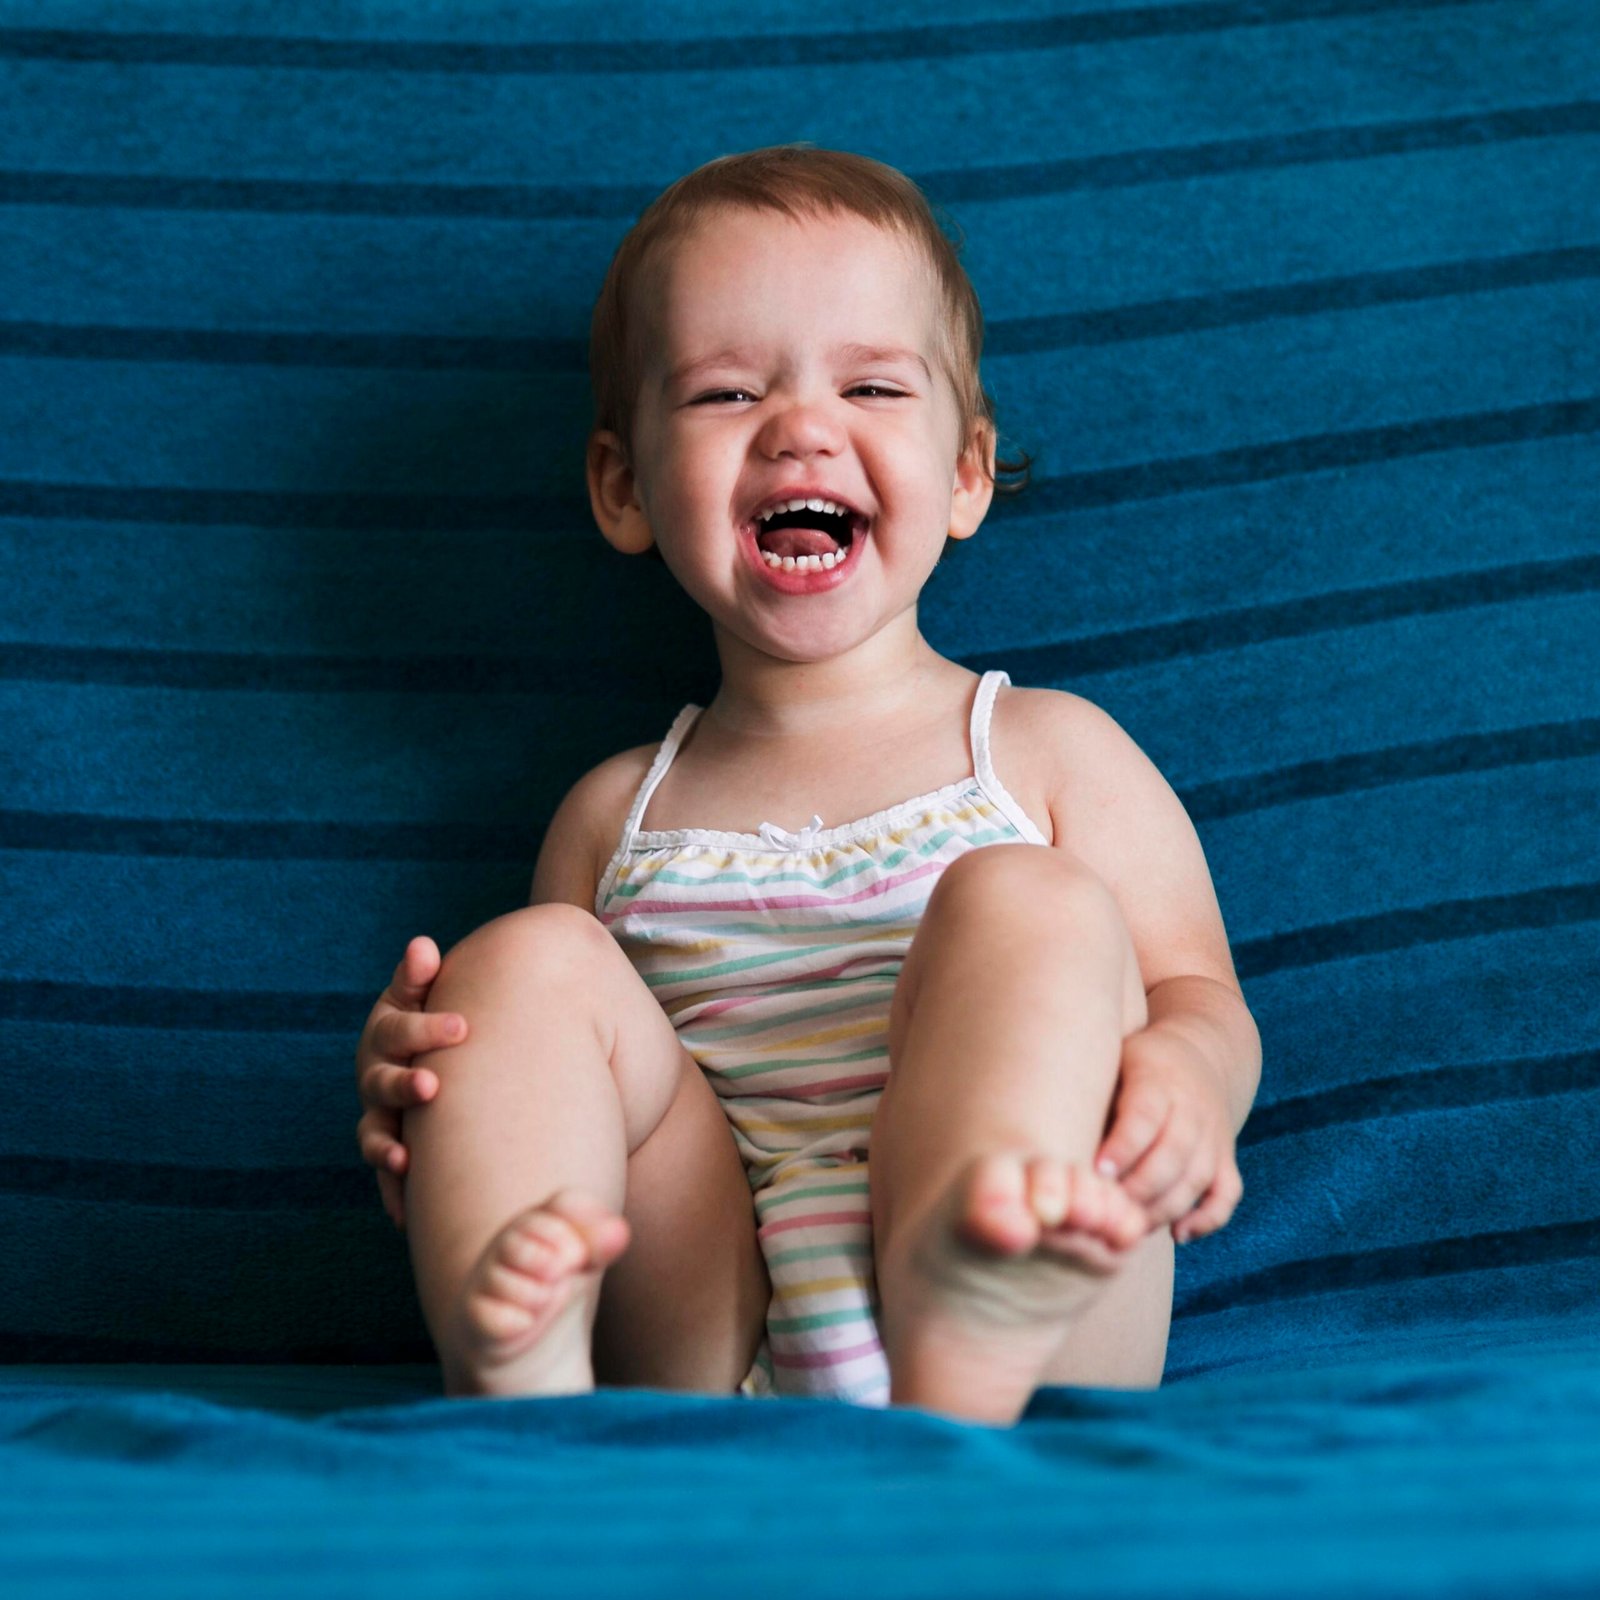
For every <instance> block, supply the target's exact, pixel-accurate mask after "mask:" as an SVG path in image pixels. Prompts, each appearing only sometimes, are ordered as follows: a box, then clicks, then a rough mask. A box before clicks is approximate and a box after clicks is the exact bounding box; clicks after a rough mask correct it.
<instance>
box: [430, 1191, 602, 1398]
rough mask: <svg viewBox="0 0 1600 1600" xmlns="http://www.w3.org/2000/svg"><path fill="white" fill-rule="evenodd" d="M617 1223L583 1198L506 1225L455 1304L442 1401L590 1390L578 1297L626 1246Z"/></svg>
mask: <svg viewBox="0 0 1600 1600" xmlns="http://www.w3.org/2000/svg"><path fill="white" fill-rule="evenodd" d="M628 1242H629V1230H628V1223H627V1219H626V1218H625V1217H623V1216H622V1215H621V1214H620V1213H618V1212H617V1211H615V1210H613V1209H612V1207H610V1206H608V1205H607V1204H605V1202H604V1201H602V1200H600V1199H598V1198H597V1197H596V1196H595V1195H593V1194H590V1193H589V1192H588V1191H587V1190H585V1189H574V1188H568V1189H559V1190H557V1191H556V1192H555V1193H554V1194H553V1195H551V1196H550V1198H549V1199H548V1200H545V1201H543V1202H542V1203H541V1204H539V1205H536V1206H530V1207H528V1209H527V1210H526V1211H520V1212H518V1213H517V1215H516V1216H514V1217H512V1219H511V1220H510V1221H509V1222H508V1223H506V1225H505V1226H504V1227H503V1228H501V1229H500V1231H499V1232H498V1233H497V1234H495V1236H494V1238H492V1239H491V1240H490V1241H489V1243H488V1244H487V1245H486V1246H485V1248H484V1251H483V1254H482V1255H481V1256H479V1257H478V1260H477V1262H476V1264H475V1265H474V1266H473V1269H472V1271H471V1272H470V1273H469V1274H468V1276H467V1281H466V1284H465V1285H464V1286H463V1288H462V1291H461V1298H460V1300H459V1301H458V1302H457V1306H456V1316H455V1332H456V1337H455V1340H454V1348H453V1350H452V1351H451V1352H450V1357H451V1359H450V1360H449V1363H448V1371H449V1373H450V1383H449V1392H451V1393H453V1394H462V1395H468V1394H476V1395H533V1394H574V1393H583V1392H586V1391H588V1390H591V1389H593V1388H594V1368H593V1365H592V1361H591V1355H590V1350H589V1329H588V1326H587V1318H586V1317H585V1315H584V1311H585V1305H586V1301H587V1300H588V1298H589V1297H588V1296H587V1295H585V1294H582V1293H580V1292H579V1291H580V1290H582V1289H584V1288H586V1287H587V1286H588V1285H589V1284H591V1283H595V1282H597V1280H598V1278H599V1276H600V1274H602V1273H603V1272H604V1271H605V1269H606V1268H607V1267H608V1266H610V1265H611V1263H612V1262H613V1261H615V1260H616V1259H617V1257H618V1256H620V1255H621V1254H622V1253H623V1251H625V1250H626V1249H627V1247H628Z"/></svg>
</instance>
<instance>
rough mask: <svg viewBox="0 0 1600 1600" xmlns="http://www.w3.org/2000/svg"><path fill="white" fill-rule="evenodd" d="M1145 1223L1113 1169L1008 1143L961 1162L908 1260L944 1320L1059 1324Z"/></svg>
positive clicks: (1094, 1291) (1120, 1258)
mask: <svg viewBox="0 0 1600 1600" xmlns="http://www.w3.org/2000/svg"><path fill="white" fill-rule="evenodd" d="M1149 1231H1150V1221H1149V1217H1148V1215H1147V1214H1146V1212H1145V1209H1144V1207H1143V1206H1141V1205H1140V1204H1139V1203H1138V1201H1136V1200H1135V1199H1133V1197H1132V1196H1131V1195H1129V1194H1128V1193H1127V1191H1126V1190H1124V1189H1123V1188H1122V1186H1121V1185H1120V1184H1119V1183H1118V1182H1117V1181H1116V1180H1115V1179H1112V1178H1107V1177H1105V1176H1103V1175H1102V1174H1100V1173H1098V1172H1095V1171H1094V1170H1093V1169H1091V1168H1089V1167H1086V1166H1083V1165H1080V1164H1077V1163H1073V1162H1066V1161H1060V1160H1056V1159H1054V1158H1052V1157H1049V1156H1041V1155H1036V1154H1032V1153H1028V1152H1016V1151H1011V1152H1004V1153H1000V1154H995V1155H987V1156H980V1157H978V1158H977V1159H975V1160H974V1161H972V1162H971V1163H969V1164H968V1166H967V1167H966V1168H964V1169H963V1171H962V1172H961V1173H960V1175H959V1176H958V1177H957V1178H956V1180H955V1182H954V1183H952V1184H951V1186H950V1188H949V1189H948V1190H947V1191H946V1193H945V1195H944V1197H943V1199H942V1201H941V1202H940V1204H938V1205H937V1206H935V1207H934V1209H933V1211H932V1212H931V1214H930V1215H929V1217H928V1219H927V1221H926V1223H925V1225H924V1226H923V1228H922V1229H921V1231H920V1235H919V1237H918V1238H917V1239H916V1241H915V1243H914V1246H913V1248H912V1251H911V1256H910V1262H911V1267H912V1271H913V1273H914V1274H915V1276H916V1277H917V1278H918V1279H919V1280H920V1288H921V1290H922V1293H921V1294H919V1296H918V1298H919V1299H925V1300H927V1301H931V1302H937V1303H938V1309H939V1313H940V1315H941V1317H942V1318H944V1319H946V1320H956V1321H967V1320H970V1321H972V1322H973V1323H975V1324H989V1325H991V1326H992V1325H994V1324H995V1323H997V1322H998V1323H1002V1324H1008V1325H1012V1326H1015V1325H1018V1324H1035V1323H1049V1324H1052V1325H1060V1324H1061V1323H1062V1322H1063V1321H1064V1320H1065V1319H1066V1318H1069V1317H1070V1316H1071V1315H1072V1314H1073V1312H1074V1311H1076V1310H1078V1309H1080V1308H1081V1307H1082V1306H1083V1305H1084V1304H1086V1303H1087V1302H1088V1301H1090V1300H1092V1299H1093V1298H1095V1297H1096V1296H1097V1295H1098V1293H1099V1291H1100V1289H1101V1288H1102V1287H1103V1286H1104V1283H1105V1281H1107V1280H1109V1279H1110V1278H1111V1277H1113V1276H1114V1275H1115V1274H1116V1272H1117V1271H1118V1269H1119V1268H1120V1267H1121V1266H1122V1264H1123V1262H1124V1261H1125V1260H1126V1259H1127V1257H1128V1255H1129V1253H1130V1251H1131V1250H1132V1248H1133V1246H1134V1245H1136V1244H1138V1243H1139V1241H1140V1240H1142V1239H1143V1238H1144V1237H1145V1235H1146V1234H1147V1233H1149ZM1063 1268H1068V1269H1072V1270H1066V1271H1063V1270H1062V1269H1063ZM930 1309H931V1307H930Z"/></svg>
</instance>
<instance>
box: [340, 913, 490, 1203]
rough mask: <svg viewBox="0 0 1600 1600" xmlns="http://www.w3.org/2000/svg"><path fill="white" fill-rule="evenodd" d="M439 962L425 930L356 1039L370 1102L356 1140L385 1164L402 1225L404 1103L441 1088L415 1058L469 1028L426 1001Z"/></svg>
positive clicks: (370, 1159)
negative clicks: (414, 1067)
mask: <svg viewBox="0 0 1600 1600" xmlns="http://www.w3.org/2000/svg"><path fill="white" fill-rule="evenodd" d="M439 964H440V956H439V947H438V945H436V944H435V943H434V942H433V940H432V939H430V938H429V937H428V936H427V935H426V934H419V935H418V936H417V937H416V938H415V939H413V940H412V941H411V943H410V944H408V945H407V946H406V953H405V954H404V955H403V956H401V958H400V965H399V966H398V967H396V968H395V969H394V977H393V978H391V979H390V980H389V987H388V988H387V989H385V990H384V991H383V993H382V994H381V995H379V996H378V1000H377V1003H376V1004H375V1005H374V1006H373V1008H372V1012H371V1014H370V1015H369V1016H368V1018H367V1025H366V1027H364V1028H363V1029H362V1030H361V1039H360V1042H359V1043H358V1044H357V1045H356V1089H357V1091H358V1092H359V1094H360V1095H361V1103H362V1104H363V1105H364V1106H365V1107H366V1108H367V1109H366V1112H365V1114H364V1115H363V1116H362V1118H361V1120H360V1121H359V1122H358V1123H357V1124H356V1142H357V1144H359V1145H360V1146H361V1154H362V1156H363V1157H365V1159H366V1161H367V1163H368V1165H369V1166H374V1167H376V1168H377V1169H378V1192H379V1194H380V1195H381V1196H382V1197H383V1209H384V1210H385V1211H387V1212H388V1213H389V1217H390V1219H391V1221H393V1223H394V1225H395V1227H397V1228H399V1229H400V1231H401V1232H402V1233H403V1232H404V1231H405V1226H406V1217H405V1207H404V1205H403V1204H402V1201H401V1192H402V1187H403V1183H404V1179H403V1176H402V1174H404V1172H405V1169H406V1147H405V1145H404V1144H402V1143H401V1140H400V1113H401V1108H403V1107H405V1106H413V1105H418V1104H420V1103H421V1102H422V1101H425V1100H431V1099H432V1098H433V1097H434V1096H435V1095H436V1094H437V1093H438V1092H439V1080H438V1078H437V1077H436V1076H435V1075H434V1074H433V1073H431V1072H428V1071H426V1070H418V1071H413V1070H412V1069H411V1067H410V1066H409V1065H408V1063H409V1062H410V1061H411V1059H412V1057H413V1056H420V1055H424V1054H426V1053H427V1052H428V1051H429V1050H440V1049H443V1048H444V1047H445V1046H446V1045H452V1044H460V1042H461V1041H462V1040H463V1039H465V1038H466V1036H467V1019H466V1018H465V1017H463V1016H461V1015H460V1014H459V1013H458V1012H453V1011H424V1010H423V1009H422V1008H423V1006H425V1005H426V1004H427V1001H428V991H429V989H431V988H432V987H433V980H434V979H435V978H436V977H438V976H439Z"/></svg>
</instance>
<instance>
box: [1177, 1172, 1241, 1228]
mask: <svg viewBox="0 0 1600 1600" xmlns="http://www.w3.org/2000/svg"><path fill="white" fill-rule="evenodd" d="M1243 1194H1244V1179H1243V1178H1241V1177H1240V1176H1239V1169H1238V1167H1237V1166H1234V1165H1232V1164H1231V1163H1230V1164H1229V1165H1228V1166H1226V1167H1224V1168H1223V1169H1222V1171H1221V1172H1219V1173H1218V1174H1217V1179H1216V1182H1215V1183H1213V1184H1212V1185H1211V1187H1210V1189H1209V1190H1207V1192H1206V1195H1205V1198H1204V1199H1203V1200H1201V1202H1200V1204H1199V1205H1197V1206H1196V1207H1195V1208H1194V1210H1193V1211H1191V1212H1190V1213H1189V1214H1188V1215H1187V1216H1185V1217H1180V1218H1179V1219H1178V1220H1177V1221H1176V1222H1175V1223H1173V1225H1172V1237H1173V1238H1174V1239H1176V1240H1177V1241H1178V1243H1179V1244H1188V1242H1189V1241H1190V1240H1191V1239H1198V1238H1200V1237H1201V1236H1202V1235H1203V1234H1207V1233H1215V1232H1216V1231H1217V1229H1218V1228H1220V1227H1222V1226H1223V1225H1224V1224H1225V1223H1226V1222H1227V1221H1228V1219H1229V1218H1230V1217H1231V1216H1232V1215H1233V1211H1234V1207H1235V1206H1237V1205H1238V1203H1239V1200H1240V1198H1241V1196H1242V1195H1243Z"/></svg>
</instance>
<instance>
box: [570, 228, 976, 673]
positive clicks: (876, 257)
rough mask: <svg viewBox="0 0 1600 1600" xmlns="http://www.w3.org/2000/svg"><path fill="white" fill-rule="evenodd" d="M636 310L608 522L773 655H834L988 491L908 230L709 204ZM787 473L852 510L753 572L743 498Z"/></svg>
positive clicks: (912, 598) (891, 606) (875, 618)
mask: <svg viewBox="0 0 1600 1600" xmlns="http://www.w3.org/2000/svg"><path fill="white" fill-rule="evenodd" d="M641 309H642V310H644V311H647V312H648V316H647V322H646V325H647V326H648V328H649V330H650V332H649V342H648V347H647V348H648V356H647V359H646V361H645V364H644V369H643V377H642V383H641V387H640V392H639V395H638V398H637V402H636V405H635V411H634V421H633V462H632V482H631V489H632V496H633V499H634V501H635V507H634V509H633V510H631V511H630V512H629V513H628V515H629V516H631V517H632V518H633V521H632V522H631V524H630V525H629V527H628V528H627V529H620V530H614V529H612V528H607V530H606V531H607V534H608V537H612V538H613V542H615V543H617V544H618V545H619V546H620V547H622V548H628V549H638V548H642V547H647V546H648V544H649V543H650V542H652V541H653V542H654V543H656V544H657V545H658V546H659V547H660V550H661V554H662V556H663V558H664V559H665V561H666V563H667V565H668V567H669V568H670V569H671V571H672V572H673V575H674V576H675V577H676V578H677V579H678V581H679V582H680V583H681V584H682V585H683V587H684V588H685V589H686V590H687V591H688V592H689V594H690V595H691V596H692V597H693V598H694V599H695V601H696V602H697V603H698V604H700V605H701V606H702V607H703V608H704V609H705V610H706V611H707V612H708V613H709V614H710V615H711V617H712V618H713V620H714V621H715V622H716V623H718V624H720V625H721V626H723V627H725V628H729V629H731V630H733V631H734V632H735V633H737V634H738V635H740V636H741V637H742V638H744V639H746V640H747V641H748V642H749V643H751V644H753V645H755V646H757V647H758V648H760V649H762V650H764V651H767V652H769V653H773V654H777V655H780V656H783V657H786V658H788V659H791V660H817V659H822V658H825V657H828V656H831V655H834V654H837V653H839V652H840V651H842V650H845V649H848V648H849V647H850V646H851V645H852V644H854V643H858V642H860V641H861V640H862V639H863V638H865V637H867V636H869V635H870V634H873V633H876V632H877V630H878V629H879V628H881V627H882V626H883V625H884V624H885V623H886V622H887V621H889V620H890V619H892V618H893V617H894V616H897V615H899V614H900V613H902V612H904V611H905V610H906V609H907V608H908V607H909V606H912V605H914V604H915V602H916V597H917V595H918V593H919V592H920V590H921V588H922V585H923V584H924V582H925V581H926V580H927V577H928V574H929V572H930V571H931V570H932V569H933V566H934V564H935V563H936V562H937V561H938V559H939V556H940V554H941V552H942V550H943V548H944V541H945V538H946V536H947V534H954V535H955V536H956V537H958V538H962V537H965V536H966V535H967V534H969V533H971V532H972V531H973V530H974V529H975V528H976V527H977V524H978V522H979V521H981V520H982V517H983V514H984V512H985V511H986V510H987V508H988V503H989V495H990V492H991V489H990V486H989V485H988V483H987V481H986V480H984V479H983V477H982V475H981V472H980V473H976V474H975V473H974V470H973V463H974V461H977V462H980V463H981V461H982V459H983V456H982V451H981V448H980V450H979V451H978V452H970V451H969V452H968V453H967V457H966V460H965V462H964V463H963V462H958V457H960V456H961V455H962V452H961V450H960V447H959V446H960V441H959V439H958V434H959V431H960V413H959V408H958V404H957V399H956V395H955V391H954V389H953V387H952V385H951V383H950V380H949V378H948V377H947V376H946V374H945V373H944V372H943V371H942V370H941V368H940V366H939V363H938V360H937V356H936V353H935V352H936V348H937V344H936V332H937V322H936V318H937V316H938V314H939V303H938V298H937V294H936V290H935V286H934V282H933V279H932V275H931V272H930V270H929V269H928V268H927V267H926V266H925V265H924V264H923V263H922V261H921V259H920V258H919V257H918V256H917V255H916V254H914V252H913V249H912V247H911V246H910V245H909V244H907V243H906V242H905V241H904V240H902V239H901V238H900V237H899V236H898V235H896V234H893V233H888V232H885V231H883V230H880V229H878V228H875V227H873V226H872V225H871V224H870V223H868V222H867V221H865V220H864V219H863V218H860V217H856V216H854V215H841V216H836V217H826V218H819V219H814V220H813V219H807V220H805V221H802V222H796V221H791V220H790V219H788V218H786V217H783V216H781V215H779V214H777V213H775V212H753V211H724V212H721V213H719V214H717V215H716V216H714V217H712V218H708V219H705V220H703V221H702V222H701V224H700V225H699V226H698V228H697V230H696V232H695V233H694V234H693V235H692V236H690V237H689V238H688V239H686V240H685V241H683V242H681V243H680V244H679V245H678V246H676V247H675V248H674V249H673V250H672V251H671V254H670V259H669V260H668V261H667V262H666V263H665V264H664V266H663V269H662V271H661V272H660V273H659V274H658V275H657V278H656V280H655V283H654V284H653V286H652V291H651V293H650V295H649V300H648V305H647V307H645V308H641ZM591 461H593V457H592V456H591ZM591 476H592V474H591ZM788 490H805V491H810V492H811V493H812V494H817V493H820V494H821V495H822V496H823V497H824V498H832V499H833V500H835V501H837V502H842V503H844V504H846V505H848V506H849V507H852V508H854V510H855V511H856V512H858V513H861V514H862V515H863V516H864V517H865V519H866V522H865V532H864V533H857V534H856V535H855V537H854V538H853V539H852V540H851V541H850V542H851V545H852V547H853V548H851V550H850V552H849V558H848V560H847V561H843V562H840V563H839V564H838V565H837V566H835V567H834V568H832V569H830V570H828V571H826V572H824V573H821V574H812V575H809V576H802V575H800V574H784V573H782V572H780V573H777V574H773V573H771V571H770V568H769V567H768V566H767V565H766V564H765V563H764V562H763V560H762V558H761V555H760V550H759V548H758V545H757V541H756V536H755V534H756V523H755V513H756V512H757V511H758V510H759V509H761V508H762V507H763V506H765V505H766V504H768V503H769V502H770V501H771V500H772V499H774V498H775V497H782V496H783V495H784V493H785V491H788ZM859 526H860V524H859V523H858V527H859ZM602 527H605V522H604V520H602ZM769 542H770V536H769Z"/></svg>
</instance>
